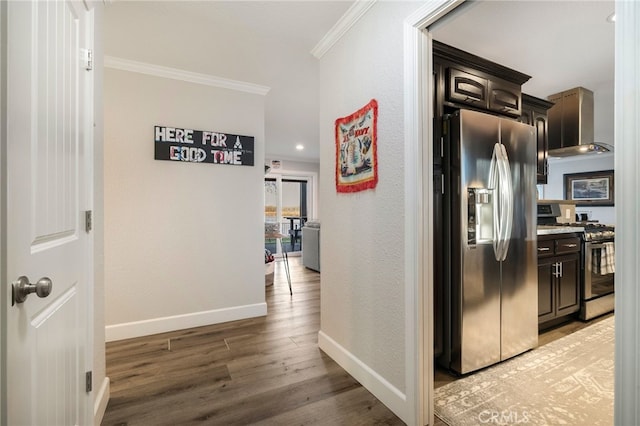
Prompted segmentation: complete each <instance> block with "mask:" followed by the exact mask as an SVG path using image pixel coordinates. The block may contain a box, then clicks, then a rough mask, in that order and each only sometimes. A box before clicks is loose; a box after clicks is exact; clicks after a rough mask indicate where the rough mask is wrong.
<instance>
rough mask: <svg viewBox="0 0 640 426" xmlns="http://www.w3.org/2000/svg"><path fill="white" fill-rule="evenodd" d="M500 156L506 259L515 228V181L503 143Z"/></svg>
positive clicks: (503, 250) (503, 246)
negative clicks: (512, 178)
mask: <svg viewBox="0 0 640 426" xmlns="http://www.w3.org/2000/svg"><path fill="white" fill-rule="evenodd" d="M500 157H501V160H500V161H501V163H502V167H501V171H502V173H501V176H500V191H501V192H502V195H503V196H501V200H500V201H501V204H502V208H501V214H502V220H501V222H502V234H501V236H500V239H501V240H502V244H501V250H500V252H501V256H500V260H505V259H506V258H507V253H508V251H509V241H510V240H511V231H512V229H513V181H512V180H511V166H510V164H509V157H508V156H507V149H506V148H505V146H504V145H502V144H500Z"/></svg>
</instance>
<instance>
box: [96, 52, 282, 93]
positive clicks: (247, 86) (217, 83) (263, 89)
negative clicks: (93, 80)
mask: <svg viewBox="0 0 640 426" xmlns="http://www.w3.org/2000/svg"><path fill="white" fill-rule="evenodd" d="M104 66H105V68H113V69H116V70H121V71H130V72H136V73H139V74H146V75H152V76H154V77H162V78H169V79H172V80H180V81H186V82H188V83H195V84H202V85H204V86H211V87H219V88H222V89H229V90H236V91H239V92H246V93H251V94H255V95H262V96H265V95H266V94H267V93H269V90H271V88H270V87H267V86H261V85H259V84H254V83H247V82H244V81H238V80H231V79H228V78H222V77H216V76H213V75H209V74H201V73H197V72H192V71H186V70H181V69H177V68H169V67H164V66H161V65H155V64H149V63H145V62H138V61H133V60H130V59H123V58H117V57H114V56H108V55H105V56H104Z"/></svg>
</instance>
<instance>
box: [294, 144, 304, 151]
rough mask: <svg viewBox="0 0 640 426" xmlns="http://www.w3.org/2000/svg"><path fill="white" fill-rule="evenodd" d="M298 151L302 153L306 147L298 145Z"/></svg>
mask: <svg viewBox="0 0 640 426" xmlns="http://www.w3.org/2000/svg"><path fill="white" fill-rule="evenodd" d="M296 149H297V150H298V151H302V150H303V149H304V145H301V144H298V145H296Z"/></svg>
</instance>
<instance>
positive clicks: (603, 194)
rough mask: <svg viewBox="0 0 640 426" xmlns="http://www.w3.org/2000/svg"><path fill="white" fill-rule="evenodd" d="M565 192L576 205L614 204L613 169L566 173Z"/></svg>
mask: <svg viewBox="0 0 640 426" xmlns="http://www.w3.org/2000/svg"><path fill="white" fill-rule="evenodd" d="M564 193H565V199H567V200H572V201H575V202H576V206H613V205H614V193H615V192H614V184H613V170H601V171H599V172H585V173H571V174H565V175H564Z"/></svg>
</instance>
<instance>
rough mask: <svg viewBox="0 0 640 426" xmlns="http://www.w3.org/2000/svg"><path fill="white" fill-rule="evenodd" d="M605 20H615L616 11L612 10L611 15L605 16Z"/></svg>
mask: <svg viewBox="0 0 640 426" xmlns="http://www.w3.org/2000/svg"><path fill="white" fill-rule="evenodd" d="M607 22H616V13H615V12H613V13H612V14H611V15H609V16H607Z"/></svg>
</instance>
